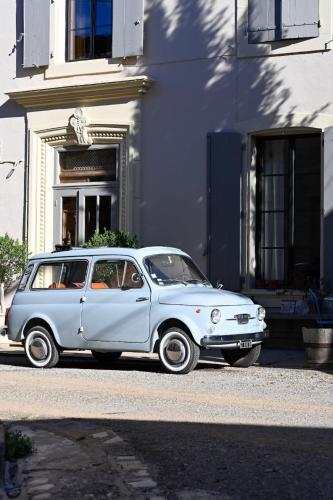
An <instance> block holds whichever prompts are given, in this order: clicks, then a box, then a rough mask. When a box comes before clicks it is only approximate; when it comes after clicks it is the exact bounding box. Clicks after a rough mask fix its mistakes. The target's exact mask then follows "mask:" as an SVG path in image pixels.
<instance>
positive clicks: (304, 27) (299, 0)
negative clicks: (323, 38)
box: [281, 0, 319, 40]
mask: <svg viewBox="0 0 333 500" xmlns="http://www.w3.org/2000/svg"><path fill="white" fill-rule="evenodd" d="M317 36H319V0H282V1H281V38H282V39H283V40H286V39H290V38H315V37H317Z"/></svg>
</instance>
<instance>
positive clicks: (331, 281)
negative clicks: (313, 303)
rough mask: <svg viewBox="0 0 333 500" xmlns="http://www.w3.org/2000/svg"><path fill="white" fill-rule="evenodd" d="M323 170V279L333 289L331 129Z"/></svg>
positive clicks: (326, 136)
mask: <svg viewBox="0 0 333 500" xmlns="http://www.w3.org/2000/svg"><path fill="white" fill-rule="evenodd" d="M323 149H324V151H323V157H324V161H323V164H324V168H323V176H324V179H323V186H324V191H323V200H322V206H323V212H324V221H323V251H324V255H323V258H324V262H323V274H322V276H323V278H324V280H325V282H326V283H325V284H326V285H328V287H329V288H332V287H333V258H332V256H333V183H332V179H333V127H328V128H325V130H324V148H323Z"/></svg>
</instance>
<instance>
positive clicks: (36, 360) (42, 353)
mask: <svg viewBox="0 0 333 500" xmlns="http://www.w3.org/2000/svg"><path fill="white" fill-rule="evenodd" d="M24 350H25V353H26V355H27V358H28V360H29V362H30V364H31V365H32V366H34V367H35V368H53V367H54V366H56V365H57V363H58V361H59V351H58V349H57V347H56V345H55V343H54V340H53V338H52V335H51V334H50V332H49V331H48V330H46V328H44V327H43V326H34V327H33V328H30V330H29V331H28V333H27V335H26V337H25V341H24Z"/></svg>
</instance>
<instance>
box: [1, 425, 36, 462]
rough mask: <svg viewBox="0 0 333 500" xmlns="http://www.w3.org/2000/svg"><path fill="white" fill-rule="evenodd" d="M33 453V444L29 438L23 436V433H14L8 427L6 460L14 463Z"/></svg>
mask: <svg viewBox="0 0 333 500" xmlns="http://www.w3.org/2000/svg"><path fill="white" fill-rule="evenodd" d="M33 451H34V449H33V443H32V441H31V439H30V438H29V437H28V436H25V435H24V434H22V432H21V431H12V430H11V429H10V427H9V426H8V425H6V426H5V459H6V460H9V461H10V462H12V461H14V460H17V459H18V458H23V457H26V456H27V455H30V454H31V453H32V452H33Z"/></svg>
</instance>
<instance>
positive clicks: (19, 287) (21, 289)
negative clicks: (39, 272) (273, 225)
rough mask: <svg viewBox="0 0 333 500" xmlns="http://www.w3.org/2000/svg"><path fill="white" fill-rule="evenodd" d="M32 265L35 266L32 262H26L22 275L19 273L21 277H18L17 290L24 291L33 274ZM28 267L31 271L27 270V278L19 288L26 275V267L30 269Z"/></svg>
mask: <svg viewBox="0 0 333 500" xmlns="http://www.w3.org/2000/svg"><path fill="white" fill-rule="evenodd" d="M34 266H35V264H34V263H30V264H27V265H26V267H25V268H24V270H23V272H22V275H21V278H20V281H19V284H18V286H17V292H24V291H25V290H26V288H27V285H28V283H29V281H30V279H31V276H32V275H33V270H34ZM30 268H31V271H30V272H29V275H28V278H27V279H26V281H25V283H24V286H23V287H22V288H21V286H22V282H23V279H24V277H25V276H26V274H27V271H28V269H30Z"/></svg>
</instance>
